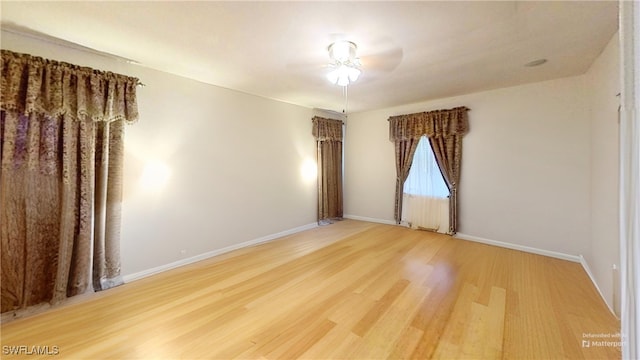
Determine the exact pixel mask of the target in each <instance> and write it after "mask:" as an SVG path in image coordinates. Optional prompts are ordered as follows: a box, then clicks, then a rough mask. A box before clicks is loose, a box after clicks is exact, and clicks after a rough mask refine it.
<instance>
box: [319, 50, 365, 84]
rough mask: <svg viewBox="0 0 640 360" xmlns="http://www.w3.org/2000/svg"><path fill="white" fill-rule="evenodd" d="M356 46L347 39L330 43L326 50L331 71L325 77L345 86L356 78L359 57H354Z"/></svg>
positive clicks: (358, 73)
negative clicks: (329, 59)
mask: <svg viewBox="0 0 640 360" xmlns="http://www.w3.org/2000/svg"><path fill="white" fill-rule="evenodd" d="M357 49H358V46H357V45H356V44H355V43H354V42H352V41H348V40H338V41H336V42H334V43H331V45H329V47H328V48H327V50H328V51H329V57H330V58H331V63H330V64H329V68H330V69H331V71H330V72H329V73H328V74H327V79H328V80H329V81H330V82H332V83H334V84H336V85H340V86H347V85H349V84H350V83H352V82H355V81H356V80H358V77H360V73H361V70H360V67H361V66H362V64H361V63H360V58H358V57H356V50H357Z"/></svg>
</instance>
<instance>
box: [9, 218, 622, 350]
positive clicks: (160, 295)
mask: <svg viewBox="0 0 640 360" xmlns="http://www.w3.org/2000/svg"><path fill="white" fill-rule="evenodd" d="M618 332H619V322H618V321H617V320H616V319H615V318H614V317H613V316H612V315H611V313H610V312H609V311H608V309H607V308H606V306H605V304H604V303H603V301H602V300H601V299H600V297H599V295H598V294H597V292H596V290H595V288H594V287H593V285H592V284H591V282H590V280H589V278H588V277H587V275H586V274H585V272H584V271H583V269H582V268H581V266H580V265H579V264H576V263H572V262H567V261H563V260H558V259H553V258H548V257H543V256H539V255H533V254H528V253H522V252H518V251H514V250H508V249H503V248H498V247H492V246H488V245H483V244H477V243H473V242H468V241H463V240H459V239H454V238H451V237H448V236H445V235H438V234H432V233H428V232H423V231H414V230H409V229H406V228H402V227H396V226H389V225H379V224H371V223H366V222H359V221H353V220H345V221H342V222H338V223H336V224H333V225H330V226H325V227H320V228H316V229H313V230H309V231H305V232H303V233H299V234H295V235H291V236H288V237H285V238H282V239H280V240H276V241H273V242H270V243H267V244H263V245H260V246H256V247H252V248H245V249H241V250H238V251H235V252H232V253H228V254H224V255H222V256H218V257H216V258H212V259H209V260H206V261H202V262H199V263H196V264H192V265H189V266H185V267H182V268H179V269H175V270H172V271H168V272H165V273H162V274H159V275H156V276H152V277H149V278H145V279H142V280H139V281H135V282H133V283H130V284H126V285H124V286H121V287H118V288H115V289H112V290H109V291H106V292H103V293H99V294H96V295H94V296H92V297H91V298H90V299H89V300H86V301H83V302H81V303H79V304H73V305H69V306H64V307H61V308H58V309H54V310H51V311H49V312H46V313H44V314H41V315H37V316H33V317H29V318H25V319H19V320H16V321H13V322H10V323H6V324H3V325H2V335H1V336H2V351H3V353H2V358H12V357H13V356H11V355H9V352H11V351H13V352H15V351H18V350H17V349H19V348H17V347H19V346H26V349H24V348H23V350H22V351H21V354H22V355H23V357H26V358H35V357H34V356H28V355H26V354H27V353H28V352H34V351H38V348H35V349H34V348H32V347H33V346H40V347H41V348H40V351H44V350H48V351H49V353H54V352H56V353H58V356H54V357H58V358H65V359H68V358H71V359H98V358H114V359H115V358H118V359H123V358H154V359H156V358H184V359H195V358H218V359H230V358H241V359H293V358H304V359H329V358H342V359H382V358H414V359H427V358H442V359H458V358H477V359H494V358H505V359H518V358H520V359H552V358H571V359H578V358H602V359H612V358H620V348H619V347H615V346H612V344H610V343H606V341H609V342H617V341H619V338H616V337H615V336H616V335H615V334H617V333H618ZM583 341H589V343H586V342H585V343H583ZM587 345H589V346H588V347H587ZM607 345H608V346H607ZM45 346H48V349H47V348H43V347H45ZM45 352H46V351H45ZM25 355H26V356H25ZM43 357H45V358H46V357H47V356H43ZM49 358H51V356H49Z"/></svg>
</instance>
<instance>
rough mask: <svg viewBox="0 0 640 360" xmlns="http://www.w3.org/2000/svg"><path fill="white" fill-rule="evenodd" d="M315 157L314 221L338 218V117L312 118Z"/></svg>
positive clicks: (339, 197) (340, 134) (339, 147)
mask: <svg viewBox="0 0 640 360" xmlns="http://www.w3.org/2000/svg"><path fill="white" fill-rule="evenodd" d="M312 121H313V136H314V137H315V138H316V145H317V161H318V222H319V223H320V222H323V221H326V220H330V219H341V218H342V215H343V209H342V121H340V120H332V119H325V118H321V117H317V116H316V117H314V118H313V120H312Z"/></svg>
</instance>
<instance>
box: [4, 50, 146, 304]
mask: <svg viewBox="0 0 640 360" xmlns="http://www.w3.org/2000/svg"><path fill="white" fill-rule="evenodd" d="M0 70H1V73H2V80H1V81H2V82H1V91H2V94H1V98H2V102H1V108H0V110H1V112H0V114H1V122H0V136H1V139H2V143H1V146H0V158H1V164H0V165H1V166H0V240H1V248H2V254H1V257H2V258H1V260H2V269H1V271H2V272H1V279H2V284H1V299H2V302H1V307H2V312H3V313H4V312H6V311H11V310H17V309H21V308H26V307H28V306H31V305H35V304H39V303H42V302H51V303H56V302H59V301H60V300H62V299H64V298H66V297H68V296H73V295H77V294H81V293H83V292H84V291H86V290H87V289H88V288H89V287H90V286H89V281H90V276H91V275H90V274H91V266H92V264H93V267H94V269H93V277H94V281H93V284H94V288H95V289H96V290H100V289H105V288H108V287H110V286H111V285H114V284H117V283H118V282H119V281H118V277H119V275H120V274H119V271H120V260H119V258H120V255H119V250H118V247H119V230H118V229H119V226H120V203H121V196H122V192H121V185H122V183H121V172H122V157H123V152H122V140H123V131H124V129H123V123H124V122H133V121H135V120H137V117H138V111H137V104H136V86H137V84H138V80H137V79H135V78H131V77H126V76H122V75H117V74H113V73H109V72H101V71H97V70H93V69H90V68H86V67H79V66H75V65H71V64H67V63H63V62H57V61H52V60H46V59H42V58H39V57H34V56H30V55H26V54H18V53H14V52H11V51H7V50H2V63H1V68H0ZM107 154H108V156H106V155H107ZM94 211H95V213H94ZM92 240H93V242H92ZM92 248H93V254H92Z"/></svg>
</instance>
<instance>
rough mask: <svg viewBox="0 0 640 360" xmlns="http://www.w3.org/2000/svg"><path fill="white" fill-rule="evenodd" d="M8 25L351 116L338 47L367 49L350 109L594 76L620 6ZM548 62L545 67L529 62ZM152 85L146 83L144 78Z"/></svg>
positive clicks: (403, 7) (144, 9)
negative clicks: (331, 69)
mask: <svg viewBox="0 0 640 360" xmlns="http://www.w3.org/2000/svg"><path fill="white" fill-rule="evenodd" d="M0 3H1V10H2V12H1V18H2V26H3V27H4V28H13V29H23V30H28V31H30V32H35V33H41V34H46V35H48V36H51V37H55V38H59V39H62V40H65V41H70V42H73V43H76V44H79V45H82V46H85V47H89V48H92V49H95V50H98V51H101V52H106V53H110V54H114V55H117V56H120V57H124V58H127V59H132V60H134V61H136V62H138V63H139V64H140V65H142V66H146V67H149V68H153V69H157V70H162V71H165V72H169V73H173V74H178V75H182V76H185V77H189V78H193V79H197V80H199V81H202V82H206V83H210V84H214V85H218V86H222V87H226V88H230V89H236V90H240V91H243V92H247V93H251V94H256V95H260V96H264V97H268V98H272V99H278V100H283V101H286V102H290V103H294V104H299V105H303V106H307V107H315V108H324V109H330V110H337V111H341V110H342V109H343V108H344V97H343V93H342V88H341V87H338V86H336V85H332V84H330V83H329V82H328V81H327V80H326V78H325V73H326V72H327V69H326V67H325V65H326V64H327V63H328V62H329V57H328V53H327V46H328V45H329V44H330V43H331V42H332V41H333V40H335V39H338V38H346V39H348V40H351V41H354V42H355V43H356V44H357V45H358V55H359V56H360V57H361V58H362V63H363V73H362V76H361V78H360V80H358V82H356V83H355V84H354V85H352V86H350V87H349V111H351V112H353V111H365V110H372V109H378V108H384V107H390V106H395V105H401V104H406V103H412V102H417V101H423V100H429V99H434V98H441V97H446V96H453V95H460V94H465V93H470V92H476V91H480V90H486V89H493V88H499V87H506V86H513V85H517V84H522V83H527V82H534V81H542V80H548V79H553V78H559V77H565V76H572V75H578V74H582V73H584V72H585V71H586V70H587V69H588V67H589V66H590V65H591V63H592V62H593V60H594V59H595V58H596V57H597V55H598V54H599V53H600V52H601V51H602V49H603V48H604V46H605V45H606V43H607V42H608V40H609V39H610V38H611V36H613V34H614V33H615V32H616V30H617V5H618V4H617V2H616V1H607V2H591V1H573V2H558V1H550V2H517V1H515V2H514V1H502V2H484V1H475V2H398V1H394V2H204V1H201V2H7V1H1V2H0ZM538 58H546V59H548V60H549V61H548V63H546V64H545V65H543V66H539V67H524V66H523V65H524V64H525V63H527V62H529V61H532V60H535V59H538ZM141 80H142V81H143V82H144V79H141Z"/></svg>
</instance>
